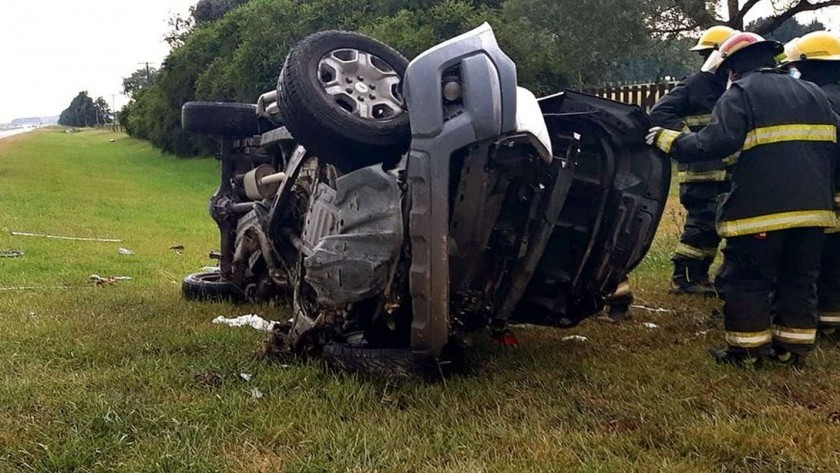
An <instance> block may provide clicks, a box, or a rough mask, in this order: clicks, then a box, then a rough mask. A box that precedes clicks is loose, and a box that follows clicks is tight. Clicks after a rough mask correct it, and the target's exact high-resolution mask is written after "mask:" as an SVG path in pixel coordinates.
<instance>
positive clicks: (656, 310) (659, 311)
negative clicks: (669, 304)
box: [630, 305, 677, 314]
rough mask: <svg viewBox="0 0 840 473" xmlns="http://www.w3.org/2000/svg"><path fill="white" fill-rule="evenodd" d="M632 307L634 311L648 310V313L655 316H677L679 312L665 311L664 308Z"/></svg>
mask: <svg viewBox="0 0 840 473" xmlns="http://www.w3.org/2000/svg"><path fill="white" fill-rule="evenodd" d="M630 307H631V308H633V309H639V310H646V311H648V312H653V313H655V314H676V313H677V311H676V310H674V309H664V308H662V307H648V306H644V305H631V306H630Z"/></svg>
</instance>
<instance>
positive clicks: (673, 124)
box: [650, 72, 726, 184]
mask: <svg viewBox="0 0 840 473" xmlns="http://www.w3.org/2000/svg"><path fill="white" fill-rule="evenodd" d="M724 90H725V89H724V87H723V85H722V84H721V83H720V81H719V80H718V79H716V78H715V75H714V74H712V73H709V72H695V73H694V74H692V75H690V76H688V77H686V78H685V79H683V80H682V81H681V82H680V83H679V84H677V86H676V87H674V89H673V90H671V91H670V92H668V93H667V94H665V96H663V97H662V98H661V99H659V101H658V102H656V105H654V106H653V108H652V109H651V110H650V118H651V119H652V120H653V123H654V124H656V125H658V126H661V127H662V128H668V129H669V130H676V131H695V132H696V131H700V130H702V129H703V127H705V126H706V125H708V124H709V121H710V120H711V118H712V109H713V108H714V107H715V103H716V102H717V101H718V99H719V98H720V96H721V95H722V94H723V92H724ZM677 169H678V171H679V172H678V174H677V179H678V180H679V182H680V183H681V184H683V183H694V182H722V181H724V180H725V179H726V171H725V170H724V164H723V163H722V162H721V161H719V160H704V161H694V162H690V163H679V164H678V166H677Z"/></svg>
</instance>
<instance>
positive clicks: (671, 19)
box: [120, 0, 840, 155]
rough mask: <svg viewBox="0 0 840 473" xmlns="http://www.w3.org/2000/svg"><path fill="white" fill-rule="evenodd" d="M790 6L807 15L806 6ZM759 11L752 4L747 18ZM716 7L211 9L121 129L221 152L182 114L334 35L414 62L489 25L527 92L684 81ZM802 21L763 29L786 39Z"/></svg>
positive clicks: (327, 4)
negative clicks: (696, 34) (368, 39)
mask: <svg viewBox="0 0 840 473" xmlns="http://www.w3.org/2000/svg"><path fill="white" fill-rule="evenodd" d="M779 1H792V2H794V3H795V4H796V5H793V7H792V8H800V9H801V8H802V6H801V5H800V6H797V5H799V3H798V0H779ZM838 1H840V0H838ZM735 3H736V4H737V3H738V2H735ZM755 3H756V2H754V1H752V0H751V1H748V2H746V4H743V5H742V6H741V7H740V10H738V12H739V14H741V13H743V14H745V13H746V12H747V11H749V9H751V8H752V7H753V6H754V4H755ZM812 3H813V2H812ZM817 3H819V2H817ZM827 3H833V2H827ZM715 4H716V2H710V1H705V0H685V1H679V0H676V1H675V0H555V1H551V2H547V1H545V0H369V1H366V2H359V1H358V0H330V1H326V0H201V1H200V2H198V3H197V4H196V5H195V6H194V7H193V8H192V9H191V11H190V14H189V15H187V16H186V17H182V16H176V17H174V18H172V19H170V21H169V25H170V29H171V31H170V33H169V34H168V35H167V37H166V40H167V41H168V42H169V44H170V45H171V46H172V51H171V52H170V54H169V56H168V57H167V58H166V59H165V61H164V62H163V64H162V66H161V68H160V69H159V70H156V71H154V75H153V77H151V76H150V74H149V71H148V70H147V69H142V70H139V71H137V72H135V73H134V74H133V75H132V76H129V77H128V78H126V82H125V83H124V85H125V86H126V87H125V88H126V93H128V94H130V95H131V98H132V99H131V101H130V102H129V104H128V105H127V106H126V107H125V108H124V109H123V111H122V113H121V116H120V121H121V124H122V125H123V126H124V127H125V129H126V130H127V131H128V133H129V134H131V135H132V136H135V137H138V138H142V139H147V140H149V141H151V142H152V143H153V144H154V145H155V146H157V147H159V148H160V149H162V150H164V151H167V152H171V153H175V154H178V155H194V154H201V153H206V152H207V151H208V149H211V148H209V145H210V143H209V142H208V141H207V140H206V139H203V138H201V137H196V136H193V135H190V134H187V133H185V132H183V131H182V130H181V127H180V108H181V105H182V104H183V103H185V102H187V101H191V100H218V101H235V102H249V103H252V102H254V101H255V100H256V98H257V97H258V96H259V95H260V94H261V93H263V92H265V91H268V90H271V89H273V88H274V87H275V85H276V80H277V75H278V73H279V70H280V67H281V65H282V63H283V60H284V58H285V56H286V53H287V52H288V50H289V48H290V47H291V46H292V45H293V44H294V43H295V42H296V41H298V40H299V39H301V38H303V37H304V36H306V35H307V34H310V33H313V32H316V31H321V30H328V29H344V30H354V31H360V32H362V33H366V34H369V35H371V36H373V37H375V38H377V39H379V40H381V41H384V42H386V43H387V44H389V45H391V46H392V47H394V48H396V49H397V50H399V51H400V52H402V53H403V54H404V55H405V56H406V57H408V58H411V57H414V56H415V55H417V54H418V53H420V52H422V51H423V50H425V49H427V48H428V47H430V46H432V45H434V44H436V43H438V42H440V41H443V40H445V39H447V38H450V37H452V36H455V35H457V34H460V33H462V32H464V31H466V30H468V29H470V28H473V27H475V26H477V25H479V24H480V23H482V22H484V21H487V22H489V23H490V24H491V25H492V26H493V28H494V30H495V32H496V36H497V38H498V40H499V42H500V44H501V46H502V48H503V49H504V50H505V52H507V53H508V54H509V55H510V56H511V58H512V59H513V60H514V61H515V62H516V64H517V72H518V79H519V82H520V84H521V85H523V86H525V87H528V88H530V89H531V90H533V91H534V92H535V93H537V94H538V95H539V94H545V93H551V92H556V91H559V90H562V89H563V88H566V87H578V88H580V87H585V86H597V85H602V84H605V83H614V82H626V81H654V80H658V79H662V78H664V77H666V76H671V77H682V76H684V75H686V74H688V73H689V72H691V71H693V70H696V68H697V67H699V64H700V60H699V57H698V56H696V55H692V54H689V53H687V52H686V49H687V48H688V47H689V46H690V45H691V43H692V42H693V40H692V39H690V38H689V37H687V36H686V35H685V34H684V33H685V32H687V31H694V30H696V28H698V27H699V26H706V25H707V24H714V23H720V22H721V20H720V19H718V18H716V17H715V16H714V12H715V11H716V9H715ZM729 4H730V6H731V4H732V2H731V1H730V2H729ZM809 5H810V4H809ZM702 12H705V13H702ZM774 21H775V20H774ZM791 21H792V20H789V18H786V19H785V20H783V21H781V22H780V23H778V24H772V25H771V24H769V23H766V22H765V23H762V25H764V26H761V25H758V26H760V27H762V28H771V30H776V29H778V28H779V26H780V25H782V24H788V25H790V23H791ZM794 23H795V22H794ZM797 25H798V24H797ZM800 26H802V25H800ZM794 30H797V31H798V29H797V27H794ZM129 85H130V86H131V87H130V88H129Z"/></svg>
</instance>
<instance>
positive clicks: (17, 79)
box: [0, 0, 840, 123]
mask: <svg viewBox="0 0 840 473" xmlns="http://www.w3.org/2000/svg"><path fill="white" fill-rule="evenodd" d="M359 1H360V2H363V1H364V0H359ZM196 2H197V0H74V1H67V0H0V123H5V122H9V121H11V120H12V119H13V118H23V117H31V116H50V115H58V114H59V113H60V112H61V111H62V110H63V109H65V108H66V107H67V106H68V105H69V104H70V100H71V99H72V98H73V97H75V95H76V94H77V93H78V92H79V91H82V90H87V91H88V92H89V93H90V95H91V96H92V97H93V98H96V97H98V96H102V97H105V98H106V100H107V101H108V103H111V101H112V96H113V95H114V94H117V95H116V103H117V107H121V106H122V104H124V103H125V101H126V100H127V99H126V98H125V97H123V96H121V95H119V92H120V91H121V90H122V77H124V76H127V75H129V74H130V73H131V72H132V71H134V70H136V69H138V68H140V67H144V66H143V64H142V63H144V62H145V61H150V62H152V63H153V65H154V66H156V67H157V66H160V63H161V61H162V60H163V58H164V57H165V56H166V53H167V52H168V46H167V45H166V43H164V42H163V39H162V38H163V36H164V34H165V33H166V31H167V29H168V27H167V24H166V20H167V19H168V18H170V17H171V16H172V15H173V14H175V13H178V12H181V13H186V11H187V9H188V8H189V7H190V6H191V5H193V4H195V3H196ZM769 5H770V0H761V4H760V6H761V7H762V8H757V9H756V13H761V14H763V15H766V14H769V13H771V10H770V8H769ZM752 16H755V13H754V14H753V15H752ZM818 18H819V19H820V20H821V21H823V22H824V23H828V24H829V26H830V28H831V29H832V30H834V31H838V29H840V8H830V9H825V10H823V12H822V13H820V14H819V16H818ZM750 19H751V18H750ZM802 19H803V20H804V19H805V18H802ZM807 19H810V17H808V18H807Z"/></svg>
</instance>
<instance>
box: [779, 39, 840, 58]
mask: <svg viewBox="0 0 840 473" xmlns="http://www.w3.org/2000/svg"><path fill="white" fill-rule="evenodd" d="M785 55H786V56H787V58H786V61H785V62H786V63H791V62H797V61H840V37H838V36H835V35H833V34H831V33H829V32H828V31H814V32H813V33H808V34H806V35H805V36H802V37H801V38H797V39H794V40H792V41H790V42H789V43H788V44H786V45H785Z"/></svg>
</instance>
